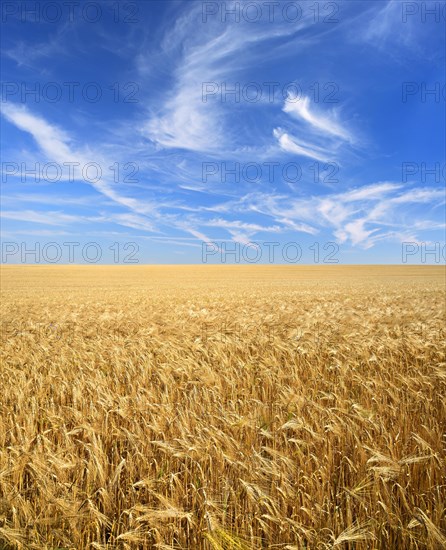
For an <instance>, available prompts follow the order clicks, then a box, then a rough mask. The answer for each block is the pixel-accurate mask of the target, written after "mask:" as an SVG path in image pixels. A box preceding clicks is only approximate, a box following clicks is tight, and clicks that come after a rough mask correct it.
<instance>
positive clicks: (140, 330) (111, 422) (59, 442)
mask: <svg viewBox="0 0 446 550" xmlns="http://www.w3.org/2000/svg"><path fill="white" fill-rule="evenodd" d="M1 276H2V305H1V308H2V363H1V368H0V380H1V393H0V548H1V549H5V550H6V549H13V548H14V549H15V548H23V549H27V548H33V549H56V548H59V549H61V548H65V549H68V548H69V549H90V548H91V549H94V548H95V549H104V550H105V549H141V550H144V549H155V548H156V549H168V548H175V549H183V548H190V549H199V550H200V549H203V550H204V549H207V550H210V549H215V550H221V549H225V550H229V549H234V550H236V549H237V550H243V549H253V550H254V549H261V548H271V549H288V550H292V549H296V550H297V549H329V548H342V549H353V548H355V549H358V550H366V549H367V550H369V549H383V550H387V549H401V550H407V549H440V548H445V547H446V536H445V531H446V517H445V510H446V452H445V447H446V439H445V427H446V400H445V395H446V363H445V315H446V313H445V307H446V302H445V300H446V295H445V280H446V279H445V277H446V272H445V268H444V267H440V266H431V267H429V266H400V267H397V266H382V267H377V266H361V267H360V266H316V267H305V266H299V267H297V266H259V265H252V266H210V265H206V266H163V267H162V266H113V267H109V266H102V267H101V266H58V267H52V266H5V267H3V268H2V270H1Z"/></svg>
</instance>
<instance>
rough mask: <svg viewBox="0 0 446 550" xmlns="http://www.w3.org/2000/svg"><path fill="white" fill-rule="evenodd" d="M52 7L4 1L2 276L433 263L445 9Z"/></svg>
mask: <svg viewBox="0 0 446 550" xmlns="http://www.w3.org/2000/svg"><path fill="white" fill-rule="evenodd" d="M69 4H70V3H68V4H67V3H59V4H57V5H58V7H57V8H56V7H55V5H56V3H54V2H16V1H14V2H12V1H10V2H8V1H3V2H2V28H3V29H2V30H3V32H2V43H1V54H2V101H1V111H2V117H1V123H2V233H3V247H4V249H3V252H5V251H6V256H5V255H4V256H3V261H4V262H6V263H18V262H21V261H26V262H29V263H32V262H35V261H36V259H37V261H40V263H45V261H46V260H48V259H50V260H52V261H57V262H59V263H69V262H70V261H74V262H75V263H85V262H87V263H91V258H96V255H95V254H96V253H95V247H93V248H91V247H90V250H89V252H86V251H85V246H86V245H87V244H88V243H91V242H93V243H97V244H96V245H95V246H96V249H99V250H100V252H101V257H100V258H99V256H97V258H96V260H95V261H100V262H101V263H113V262H120V263H122V262H124V260H125V259H126V258H127V260H126V261H125V263H127V261H128V257H129V256H130V261H131V260H137V261H138V262H139V263H202V262H203V261H206V262H209V263H211V262H212V263H221V262H223V260H225V259H226V262H227V263H233V262H234V261H237V259H238V258H237V256H236V255H235V254H228V255H226V256H225V252H226V253H228V252H229V251H231V250H235V251H236V252H237V253H238V254H239V258H240V262H246V261H251V262H252V261H253V258H255V261H258V262H261V263H268V262H270V261H272V262H277V263H286V262H290V263H293V262H295V263H297V262H300V263H314V262H323V261H324V259H327V262H329V261H330V258H331V259H337V260H339V262H340V263H401V262H402V261H403V252H404V251H405V252H406V256H405V260H406V261H407V262H408V263H420V262H422V261H427V263H440V262H441V263H444V258H443V257H442V254H441V251H442V250H443V246H444V243H445V172H446V169H445V162H446V160H445V95H446V91H445V82H446V78H445V27H446V19H445V17H446V8H445V4H444V2H443V3H441V2H400V1H394V0H391V1H375V2H367V1H355V0H347V1H342V2H325V1H324V2H314V0H312V1H311V2H304V1H301V2H273V3H271V2H269V3H268V2H263V1H260V2H252V1H251V2H195V1H189V0H188V1H184V2H181V1H163V2H158V1H140V2H119V3H116V2H107V1H102V2H82V1H80V2H76V3H72V5H71V8H70V7H69ZM33 5H35V6H36V7H35V8H33ZM118 7H119V9H118ZM32 9H34V10H35V12H34V13H31V10H32ZM33 90H34V91H33ZM36 169H37V172H38V176H37V177H36V176H35V175H34V174H33V171H35V170H36ZM51 243H56V245H57V246H55V245H52V244H51ZM64 243H78V244H75V245H66V244H65V245H64ZM129 243H134V244H129ZM249 243H256V244H255V245H253V244H249ZM268 243H275V244H274V245H271V244H268ZM290 243H294V244H290ZM315 243H316V244H315ZM403 243H411V244H410V245H405V244H403ZM36 246H37V250H38V251H39V253H38V255H37V256H33V255H32V254H25V255H23V254H22V253H23V251H24V250H25V252H26V250H27V249H33V248H36ZM5 247H6V248H5ZM58 247H59V248H58ZM58 250H59V252H58ZM70 250H71V255H70V252H69V251H70ZM430 250H431V251H432V250H433V251H434V253H431V254H427V255H425V253H426V252H429V251H430ZM43 251H44V252H43ZM438 251H440V257H438ZM85 256H86V257H85Z"/></svg>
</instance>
